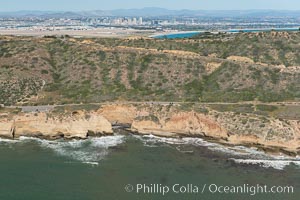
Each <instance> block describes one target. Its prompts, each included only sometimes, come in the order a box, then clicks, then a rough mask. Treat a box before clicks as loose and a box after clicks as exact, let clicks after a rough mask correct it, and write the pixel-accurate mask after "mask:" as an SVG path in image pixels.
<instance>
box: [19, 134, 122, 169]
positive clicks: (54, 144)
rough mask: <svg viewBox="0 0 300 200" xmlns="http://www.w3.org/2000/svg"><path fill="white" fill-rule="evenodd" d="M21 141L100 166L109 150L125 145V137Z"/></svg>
mask: <svg viewBox="0 0 300 200" xmlns="http://www.w3.org/2000/svg"><path fill="white" fill-rule="evenodd" d="M20 141H25V142H26V141H35V142H37V143H38V144H39V145H40V146H41V147H43V148H47V149H51V150H52V151H54V152H55V153H56V154H57V155H60V156H64V157H68V158H71V159H72V160H77V161H80V162H82V163H85V164H90V165H98V164H99V161H101V160H103V159H104V158H105V157H106V156H107V155H108V154H109V148H110V147H114V146H118V145H119V144H121V143H123V141H124V136H106V137H99V138H89V139H86V140H70V141H65V140H55V141H50V140H44V139H38V138H30V137H21V138H20Z"/></svg>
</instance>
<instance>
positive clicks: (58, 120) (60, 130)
mask: <svg viewBox="0 0 300 200" xmlns="http://www.w3.org/2000/svg"><path fill="white" fill-rule="evenodd" d="M114 126H118V127H121V128H124V129H126V130H128V131H130V132H132V133H134V134H153V135H157V136H162V137H203V138H207V139H209V140H214V141H216V142H220V143H223V144H226V145H247V146H259V147H261V148H262V149H265V150H269V151H272V152H284V153H288V154H291V155H296V154H298V153H299V152H300V151H299V150H300V140H299V136H300V121H299V120H295V119H294V120H288V119H284V120H283V119H277V118H274V117H262V116H260V115H256V114H252V113H235V112H219V111H216V110H213V109H209V108H203V109H202V110H194V109H191V110H186V109H183V108H182V107H181V106H180V105H171V104H170V105H152V104H145V105H134V104H110V105H103V106H101V107H100V108H99V109H97V110H92V111H91V110H90V111H87V110H76V111H72V112H66V111H65V112H60V113H58V112H54V111H49V112H31V113H22V112H20V113H18V114H13V115H11V114H9V113H2V114H1V117H0V137H5V138H19V137H20V136H30V137H41V138H47V139H57V138H66V139H70V138H78V139H85V138H87V137H89V136H103V135H111V134H113V127H114Z"/></svg>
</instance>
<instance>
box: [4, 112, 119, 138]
mask: <svg viewBox="0 0 300 200" xmlns="http://www.w3.org/2000/svg"><path fill="white" fill-rule="evenodd" d="M0 127H1V128H0V136H7V137H10V138H12V137H15V138H18V137H20V136H33V137H44V138H49V139H56V138H60V137H64V138H86V137H87V136H88V134H89V133H90V134H93V135H104V134H112V133H113V131H112V127H111V124H110V123H109V121H108V120H106V119H105V118H104V117H102V116H101V115H99V114H97V113H89V114H86V113H84V112H76V114H73V115H68V116H65V117H64V118H58V117H51V118H50V117H48V116H47V114H46V113H31V114H26V115H20V116H16V117H15V118H14V119H13V120H11V121H9V122H6V123H5V122H0Z"/></svg>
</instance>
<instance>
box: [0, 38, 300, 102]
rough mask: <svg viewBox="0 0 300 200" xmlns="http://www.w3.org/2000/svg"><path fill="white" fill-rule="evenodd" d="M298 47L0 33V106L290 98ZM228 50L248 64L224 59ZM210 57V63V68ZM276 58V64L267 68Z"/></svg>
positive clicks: (262, 41)
mask: <svg viewBox="0 0 300 200" xmlns="http://www.w3.org/2000/svg"><path fill="white" fill-rule="evenodd" d="M299 45H300V34H299V33H262V34H254V33H253V34H248V33H247V34H245V33H240V34H217V35H206V36H203V35H202V36H198V37H195V38H193V39H180V40H179V39H176V40H165V39H162V40H159V39H145V38H140V39H115V38H94V39H87V38H70V37H57V38H56V37H45V38H34V37H11V36H0V104H6V105H12V104H17V103H18V104H23V105H28V104H67V103H89V102H103V101H170V102H173V101H174V102H175V101H188V102H190V101H191V102H221V101H222V102H238V101H251V100H261V101H286V100H298V98H299V97H300V92H299V91H300V88H299V87H300V72H299V68H297V69H296V70H295V69H293V67H291V66H300V56H299V55H300V54H299V53H300V52H299V49H300V47H299ZM168 50H169V51H168ZM170 50H171V51H170ZM212 54H214V55H213V56H212ZM230 55H234V56H245V57H248V58H251V59H253V60H254V61H255V62H256V63H248V62H238V61H233V60H228V59H225V58H227V57H228V56H230ZM211 63H217V64H218V67H217V68H215V69H213V70H211V69H210V68H209V66H210V64H211ZM262 63H265V64H262ZM280 64H283V65H285V67H283V68H284V70H282V69H281V68H279V67H275V65H280Z"/></svg>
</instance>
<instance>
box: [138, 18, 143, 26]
mask: <svg viewBox="0 0 300 200" xmlns="http://www.w3.org/2000/svg"><path fill="white" fill-rule="evenodd" d="M138 24H139V25H143V18H142V17H140V18H139V22H138Z"/></svg>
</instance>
